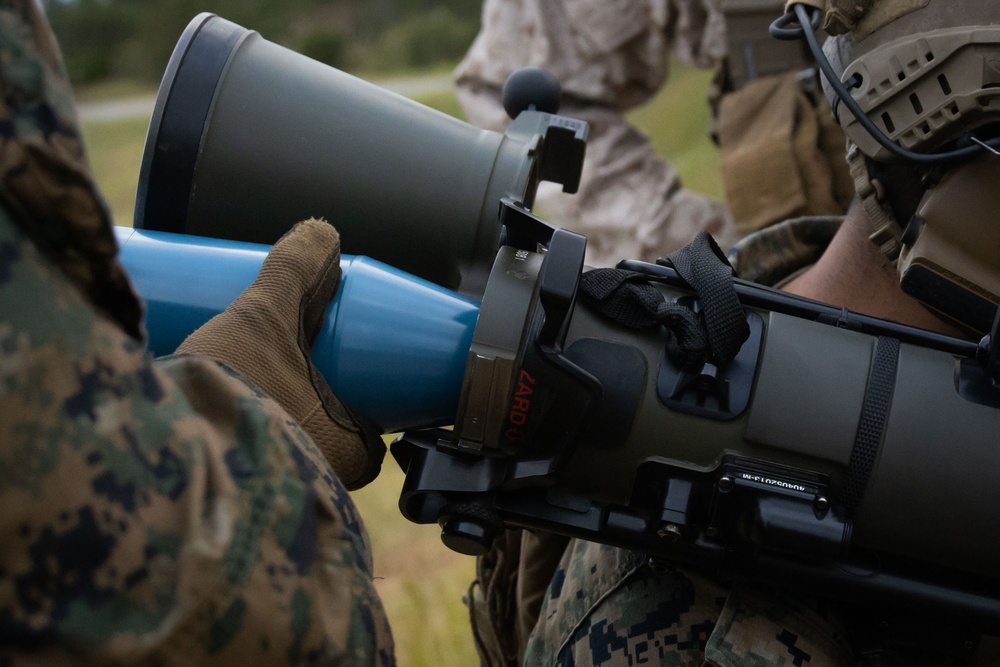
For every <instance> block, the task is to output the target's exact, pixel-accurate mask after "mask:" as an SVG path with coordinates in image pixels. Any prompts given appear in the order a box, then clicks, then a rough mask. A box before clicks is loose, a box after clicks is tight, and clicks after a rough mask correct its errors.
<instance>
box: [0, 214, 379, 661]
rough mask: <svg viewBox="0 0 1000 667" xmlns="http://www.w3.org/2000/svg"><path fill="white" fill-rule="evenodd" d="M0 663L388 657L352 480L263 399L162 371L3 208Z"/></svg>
mask: <svg viewBox="0 0 1000 667" xmlns="http://www.w3.org/2000/svg"><path fill="white" fill-rule="evenodd" d="M0 506H2V507H3V512H2V514H0V664H2V665H10V664H28V663H30V664H45V665H48V664H100V665H114V664H144V665H159V664H193V663H197V664H253V665H266V664H275V665H277V664H281V665H297V664H305V663H309V664H315V663H321V664H334V663H335V664H347V665H371V664H374V665H390V664H393V648H392V640H391V637H390V634H389V629H388V625H387V622H386V618H385V615H384V613H383V610H382V608H381V604H380V602H379V600H378V598H377V595H376V593H375V591H374V589H373V586H372V565H371V560H370V550H369V544H368V542H367V538H366V536H365V531H364V528H363V526H362V524H361V519H360V517H359V516H358V515H357V514H356V511H355V508H354V506H353V504H352V503H351V500H350V498H349V497H348V495H347V493H346V492H345V490H344V488H343V486H341V484H340V483H339V482H338V480H337V479H336V478H335V476H334V474H333V472H332V471H331V469H330V467H329V465H328V464H327V463H326V461H325V460H324V459H323V457H322V456H321V455H320V454H319V453H318V452H317V450H316V449H315V447H314V446H313V445H312V443H311V441H310V440H309V439H308V437H307V436H306V435H305V434H304V433H303V432H302V431H301V430H300V429H299V428H298V426H297V425H296V424H295V423H294V422H292V421H291V419H290V418H289V417H288V416H287V415H286V414H285V413H284V412H283V411H282V410H281V409H280V408H279V407H278V406H277V404H276V403H274V402H273V401H272V400H271V399H269V398H267V397H266V396H263V395H261V394H259V393H257V392H256V391H255V390H254V389H253V388H252V387H250V386H248V385H247V384H245V383H244V382H242V381H241V380H240V379H239V378H238V377H236V376H235V375H234V374H233V373H231V372H228V371H227V370H226V369H224V368H222V367H220V366H217V365H215V364H214V363H210V362H207V361H205V360H202V359H200V358H197V357H174V358H168V359H166V360H163V361H162V362H157V363H154V362H153V361H152V359H151V358H150V357H149V355H148V353H146V352H145V351H144V349H143V348H142V346H141V345H140V344H139V343H137V342H136V341H135V340H134V339H132V338H130V337H128V336H127V335H126V334H125V333H124V332H123V331H122V329H121V328H120V327H119V326H116V325H115V324H114V323H113V322H112V321H111V320H110V319H108V318H106V317H104V316H101V315H99V314H97V313H96V311H95V310H94V309H93V308H92V307H90V305H89V304H87V303H86V302H85V301H84V297H83V293H82V292H81V291H80V290H79V289H77V288H76V287H74V286H72V285H71V284H70V283H69V282H68V280H67V279H66V277H65V274H64V273H63V272H61V271H58V270H56V269H55V268H54V267H53V265H52V264H51V263H49V262H48V261H47V259H46V258H44V257H42V256H41V255H40V254H39V252H38V251H37V250H36V248H35V246H34V244H32V243H31V242H29V241H28V240H27V238H26V237H25V236H24V235H23V233H22V232H20V231H19V230H17V229H16V228H15V227H14V226H13V225H12V224H11V223H10V221H9V219H8V218H7V216H6V214H3V213H0Z"/></svg>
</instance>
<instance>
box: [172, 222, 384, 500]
mask: <svg viewBox="0 0 1000 667" xmlns="http://www.w3.org/2000/svg"><path fill="white" fill-rule="evenodd" d="M340 277H341V270H340V236H339V235H338V234H337V230H335V229H334V228H333V226H331V225H329V224H327V223H326V222H324V221H322V220H316V219H309V220H306V221H304V222H300V223H299V224H297V225H295V226H294V227H293V228H292V229H291V230H290V231H289V232H288V233H286V234H285V235H284V236H282V237H281V239H279V240H278V242H277V243H276V244H275V245H274V247H273V248H272V249H271V252H270V253H269V254H268V256H267V258H266V259H265V260H264V264H263V265H262V266H261V269H260V273H259V274H258V275H257V279H256V280H255V281H254V282H253V284H252V285H250V287H248V288H247V289H246V291H244V292H243V294H241V295H240V297H239V298H238V299H236V301H234V302H233V303H232V304H231V305H230V306H229V307H228V308H227V309H226V310H225V311H223V312H222V313H220V314H218V315H216V316H215V317H213V318H212V319H211V320H209V321H208V322H206V323H205V325H204V326H202V327H201V328H199V329H198V330H197V331H195V332H194V333H192V334H191V335H190V336H188V338H187V339H186V340H185V341H184V342H183V343H181V345H180V347H178V348H177V353H178V354H200V355H205V356H208V357H212V358H213V359H216V360H218V361H220V362H222V363H223V364H226V365H227V366H230V367H231V368H234V369H236V370H237V371H239V372H241V373H242V374H243V375H245V376H246V377H247V378H249V379H250V380H251V381H252V382H253V383H254V384H256V385H257V386H258V387H260V388H261V389H262V390H264V391H265V392H266V393H267V394H269V395H270V396H271V397H272V398H274V400H276V401H277V402H278V403H279V404H280V405H281V407H283V408H284V409H285V411H286V412H288V414H290V415H291V416H292V417H293V418H294V419H295V420H296V421H297V422H298V423H299V424H300V425H301V426H302V428H303V429H304V430H305V431H306V433H308V434H309V436H310V437H311V438H312V439H313V442H315V443H316V446H317V447H318V448H319V450H320V451H321V452H322V453H323V455H324V456H325V457H326V458H327V460H328V461H329V462H330V465H331V466H333V469H334V471H335V472H336V473H337V475H338V477H340V480H341V481H342V482H343V483H344V485H345V486H346V487H347V488H348V489H356V488H359V487H361V486H364V485H365V484H367V483H368V482H370V481H371V480H373V479H374V478H375V476H376V475H378V472H379V470H380V469H381V466H382V459H383V458H384V457H385V444H384V443H383V442H382V438H381V437H379V435H378V434H377V432H375V431H374V430H373V429H371V428H366V427H364V426H363V425H362V423H361V422H360V420H358V419H357V418H355V417H354V416H353V415H352V414H351V412H350V411H349V410H348V409H347V408H346V407H345V406H344V404H343V403H341V402H340V400H339V399H338V398H337V397H336V396H335V395H334V394H333V391H332V390H331V389H330V385H328V384H327V382H326V380H325V379H324V378H323V376H322V375H320V373H319V371H318V370H317V369H316V367H315V366H314V365H313V363H312V361H311V359H310V348H311V347H312V343H313V340H314V339H315V337H316V334H317V333H318V331H319V328H320V325H321V324H322V322H323V317H324V315H325V314H326V307H327V305H328V304H329V303H330V301H331V299H333V296H334V294H336V292H337V288H338V286H339V285H340Z"/></svg>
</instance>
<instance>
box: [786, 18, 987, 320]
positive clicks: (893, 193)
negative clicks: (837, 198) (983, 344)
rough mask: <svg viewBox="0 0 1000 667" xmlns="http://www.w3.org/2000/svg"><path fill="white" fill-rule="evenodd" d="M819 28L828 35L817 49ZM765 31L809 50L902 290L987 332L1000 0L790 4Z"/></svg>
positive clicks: (857, 182)
mask: <svg viewBox="0 0 1000 667" xmlns="http://www.w3.org/2000/svg"><path fill="white" fill-rule="evenodd" d="M820 27H822V28H823V29H824V30H825V31H826V32H827V33H828V34H830V35H831V37H830V38H829V39H828V40H827V41H826V43H825V44H824V45H823V46H822V52H820V48H821V47H820V46H819V45H818V43H817V41H816V38H815V32H816V31H817V30H818V29H819V28H820ZM772 34H774V35H775V36H778V37H779V38H791V37H799V36H801V37H802V38H805V39H806V40H807V41H809V42H810V46H811V47H812V48H813V50H814V52H815V53H816V55H817V59H818V61H819V65H820V67H821V69H822V70H823V72H824V75H825V76H824V77H823V85H824V92H825V93H826V96H827V99H828V100H829V101H830V104H831V106H832V108H833V111H834V114H835V115H836V116H837V119H838V120H839V122H840V124H841V126H842V127H843V128H844V131H845V133H846V134H847V137H848V151H847V157H848V162H849V164H850V167H851V174H852V176H853V178H854V183H855V189H856V190H857V192H858V195H859V197H860V198H861V200H862V203H863V205H864V208H865V212H866V213H867V215H868V218H869V219H870V221H871V223H872V226H873V229H872V234H871V238H872V240H873V241H874V242H875V243H876V244H877V245H878V246H879V248H880V249H881V251H882V252H883V253H884V254H885V255H886V257H887V258H888V259H889V260H890V261H892V262H895V263H896V266H897V268H898V271H899V275H900V281H901V285H902V287H903V289H904V291H906V292H907V293H908V294H910V295H912V296H913V297H915V298H917V299H918V300H919V301H921V302H922V303H923V304H924V305H925V306H926V307H928V308H929V309H931V310H932V311H933V312H935V313H936V314H937V315H939V316H941V317H943V318H944V319H946V320H949V321H950V322H952V323H953V324H955V325H957V326H959V327H961V328H963V329H965V330H967V331H968V332H969V333H983V332H986V331H989V329H990V326H991V324H992V323H993V321H994V317H995V314H996V312H997V304H998V303H1000V152H998V150H1000V3H997V2H996V1H995V0H806V1H805V2H801V1H798V2H789V3H788V5H787V6H786V15H785V16H784V17H783V18H782V19H779V21H777V22H775V24H774V26H772Z"/></svg>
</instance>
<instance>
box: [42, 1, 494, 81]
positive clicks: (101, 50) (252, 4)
mask: <svg viewBox="0 0 1000 667" xmlns="http://www.w3.org/2000/svg"><path fill="white" fill-rule="evenodd" d="M43 4H44V5H45V7H46V11H47V13H48V16H49V21H50V22H51V23H52V28H53V30H54V31H55V33H56V36H57V37H58V38H59V42H60V44H61V45H62V48H63V51H64V55H65V57H66V61H67V63H68V66H69V71H70V77H71V78H72V79H73V82H74V83H75V84H88V83H94V82H97V81H101V80H103V79H107V78H110V77H126V78H130V79H135V80H141V81H149V82H155V81H158V80H159V77H160V75H161V73H162V72H163V69H164V67H165V66H166V63H167V60H168V59H169V58H170V53H171V52H172V51H173V48H174V44H175V43H176V41H177V37H178V36H179V35H180V34H181V32H182V31H183V29H184V26H185V25H187V23H188V22H189V21H190V20H191V19H192V18H194V17H195V16H196V15H197V14H198V13H200V12H212V13H213V14H218V15H219V16H222V17H224V18H227V19H229V20H230V21H233V22H235V23H238V24H240V25H242V26H245V27H248V28H252V29H254V30H256V31H258V32H260V33H261V34H262V35H263V36H264V37H266V38H267V39H269V40H271V41H273V42H277V43H278V44H281V45H283V46H287V47H289V48H291V49H294V50H296V51H299V52H300V53H305V54H306V55H308V56H309V57H311V58H315V59H316V60H319V61H321V62H325V63H327V64H328V65H333V66H335V67H338V68H340V69H344V70H347V71H352V72H362V73H369V74H376V73H384V72H387V71H401V70H408V69H411V68H415V67H426V66H428V65H434V64H438V63H442V62H454V61H456V60H457V59H458V58H460V57H461V55H462V54H463V53H464V52H465V49H466V48H468V45H469V43H470V42H471V41H472V38H473V37H474V36H475V34H476V31H477V30H478V29H479V13H480V9H481V2H480V0H337V1H336V2H333V1H331V0H73V1H71V2H68V1H66V0H44V3H43Z"/></svg>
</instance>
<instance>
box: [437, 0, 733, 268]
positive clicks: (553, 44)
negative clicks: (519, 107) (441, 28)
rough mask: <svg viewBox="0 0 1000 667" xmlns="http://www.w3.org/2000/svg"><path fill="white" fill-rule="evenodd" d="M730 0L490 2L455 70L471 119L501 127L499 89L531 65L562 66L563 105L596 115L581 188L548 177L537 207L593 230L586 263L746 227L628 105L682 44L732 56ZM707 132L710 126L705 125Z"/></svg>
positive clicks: (662, 74) (688, 51) (653, 84)
mask: <svg viewBox="0 0 1000 667" xmlns="http://www.w3.org/2000/svg"><path fill="white" fill-rule="evenodd" d="M719 5H720V0H486V2H485V4H484V6H483V19H482V29H481V30H480V33H479V35H478V37H477V38H476V41H475V42H474V43H473V45H472V47H471V48H470V50H469V52H468V54H467V55H466V57H465V59H464V60H463V61H462V62H461V63H460V64H459V66H458V68H457V69H456V70H455V77H456V86H457V94H458V99H459V102H460V103H461V105H462V108H463V109H464V110H465V113H466V115H467V116H468V118H469V120H470V122H472V123H473V124H475V125H478V126H480V127H485V128H488V129H493V130H502V129H503V128H504V127H505V126H506V124H507V123H508V122H509V119H508V118H507V116H506V113H505V112H504V110H503V107H502V106H501V104H500V101H499V100H500V89H501V88H502V87H503V84H504V82H505V81H506V80H507V77H508V76H510V74H511V73H512V72H514V71H515V70H517V69H520V68H521V67H527V66H537V67H544V68H546V69H548V70H549V71H551V72H552V73H553V74H555V75H556V77H557V78H558V79H559V81H560V83H561V84H562V88H563V104H562V106H561V107H560V110H559V113H560V114H562V115H565V116H571V117H574V118H579V119H581V120H585V121H587V122H588V123H590V138H589V139H588V142H587V159H586V160H585V162H584V167H583V175H582V178H581V182H580V190H579V192H578V193H577V194H575V195H566V194H564V193H562V192H560V191H559V189H558V187H556V186H553V185H552V184H550V183H543V184H542V187H541V188H540V189H539V192H538V197H537V198H536V201H535V204H536V207H537V208H538V209H539V210H540V211H541V212H542V213H543V214H545V215H546V216H547V217H548V218H549V219H551V220H552V221H553V222H555V223H556V224H559V225H561V226H565V227H568V228H570V229H573V230H575V231H577V232H580V233H581V234H585V235H586V236H587V238H588V243H587V264H588V265H590V266H613V265H614V264H615V263H616V262H617V261H618V260H620V259H623V258H633V259H645V260H650V261H652V260H655V259H656V257H659V256H661V255H663V254H667V253H669V252H671V251H673V250H675V249H676V248H678V247H680V246H682V245H684V244H685V243H687V242H688V241H690V240H691V238H693V237H694V235H695V234H697V233H698V232H699V231H701V230H703V229H705V230H708V231H710V232H711V233H712V235H713V236H714V237H715V238H716V240H718V241H719V243H720V245H721V246H722V247H724V248H725V247H728V246H729V245H730V244H731V243H733V242H734V241H735V240H736V234H735V231H734V229H733V226H732V223H731V222H730V220H729V217H728V214H727V213H726V209H725V207H724V206H723V204H722V203H721V202H718V201H714V200H712V199H710V198H708V197H705V196H703V195H700V194H697V193H694V192H691V191H690V190H686V189H684V188H683V187H682V186H681V181H680V177H679V176H678V174H677V170H676V169H674V167H673V166H672V165H670V164H669V163H667V162H666V161H664V160H663V159H662V158H661V157H659V156H658V155H657V154H656V151H655V150H654V149H653V145H652V144H651V143H650V141H649V139H648V138H647V137H646V136H645V135H644V134H642V132H640V131H639V130H638V129H636V128H635V127H634V126H632V125H631V124H630V123H629V122H628V120H627V119H626V117H625V111H627V110H629V109H632V108H635V107H637V106H639V105H641V104H643V103H645V102H647V101H648V100H649V99H650V98H651V97H652V96H653V95H654V94H655V93H656V91H657V90H659V88H660V87H661V86H662V84H663V82H664V81H665V80H666V78H667V74H668V68H669V60H670V54H671V52H674V53H676V54H677V56H678V57H679V58H680V59H681V60H682V61H684V62H686V63H689V64H693V65H696V66H698V67H702V68H708V67H713V66H715V65H717V64H718V62H719V61H720V60H721V59H722V57H723V56H724V55H725V49H726V41H725V27H724V21H723V16H722V13H721V10H720V8H719ZM706 133H707V128H706Z"/></svg>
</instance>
